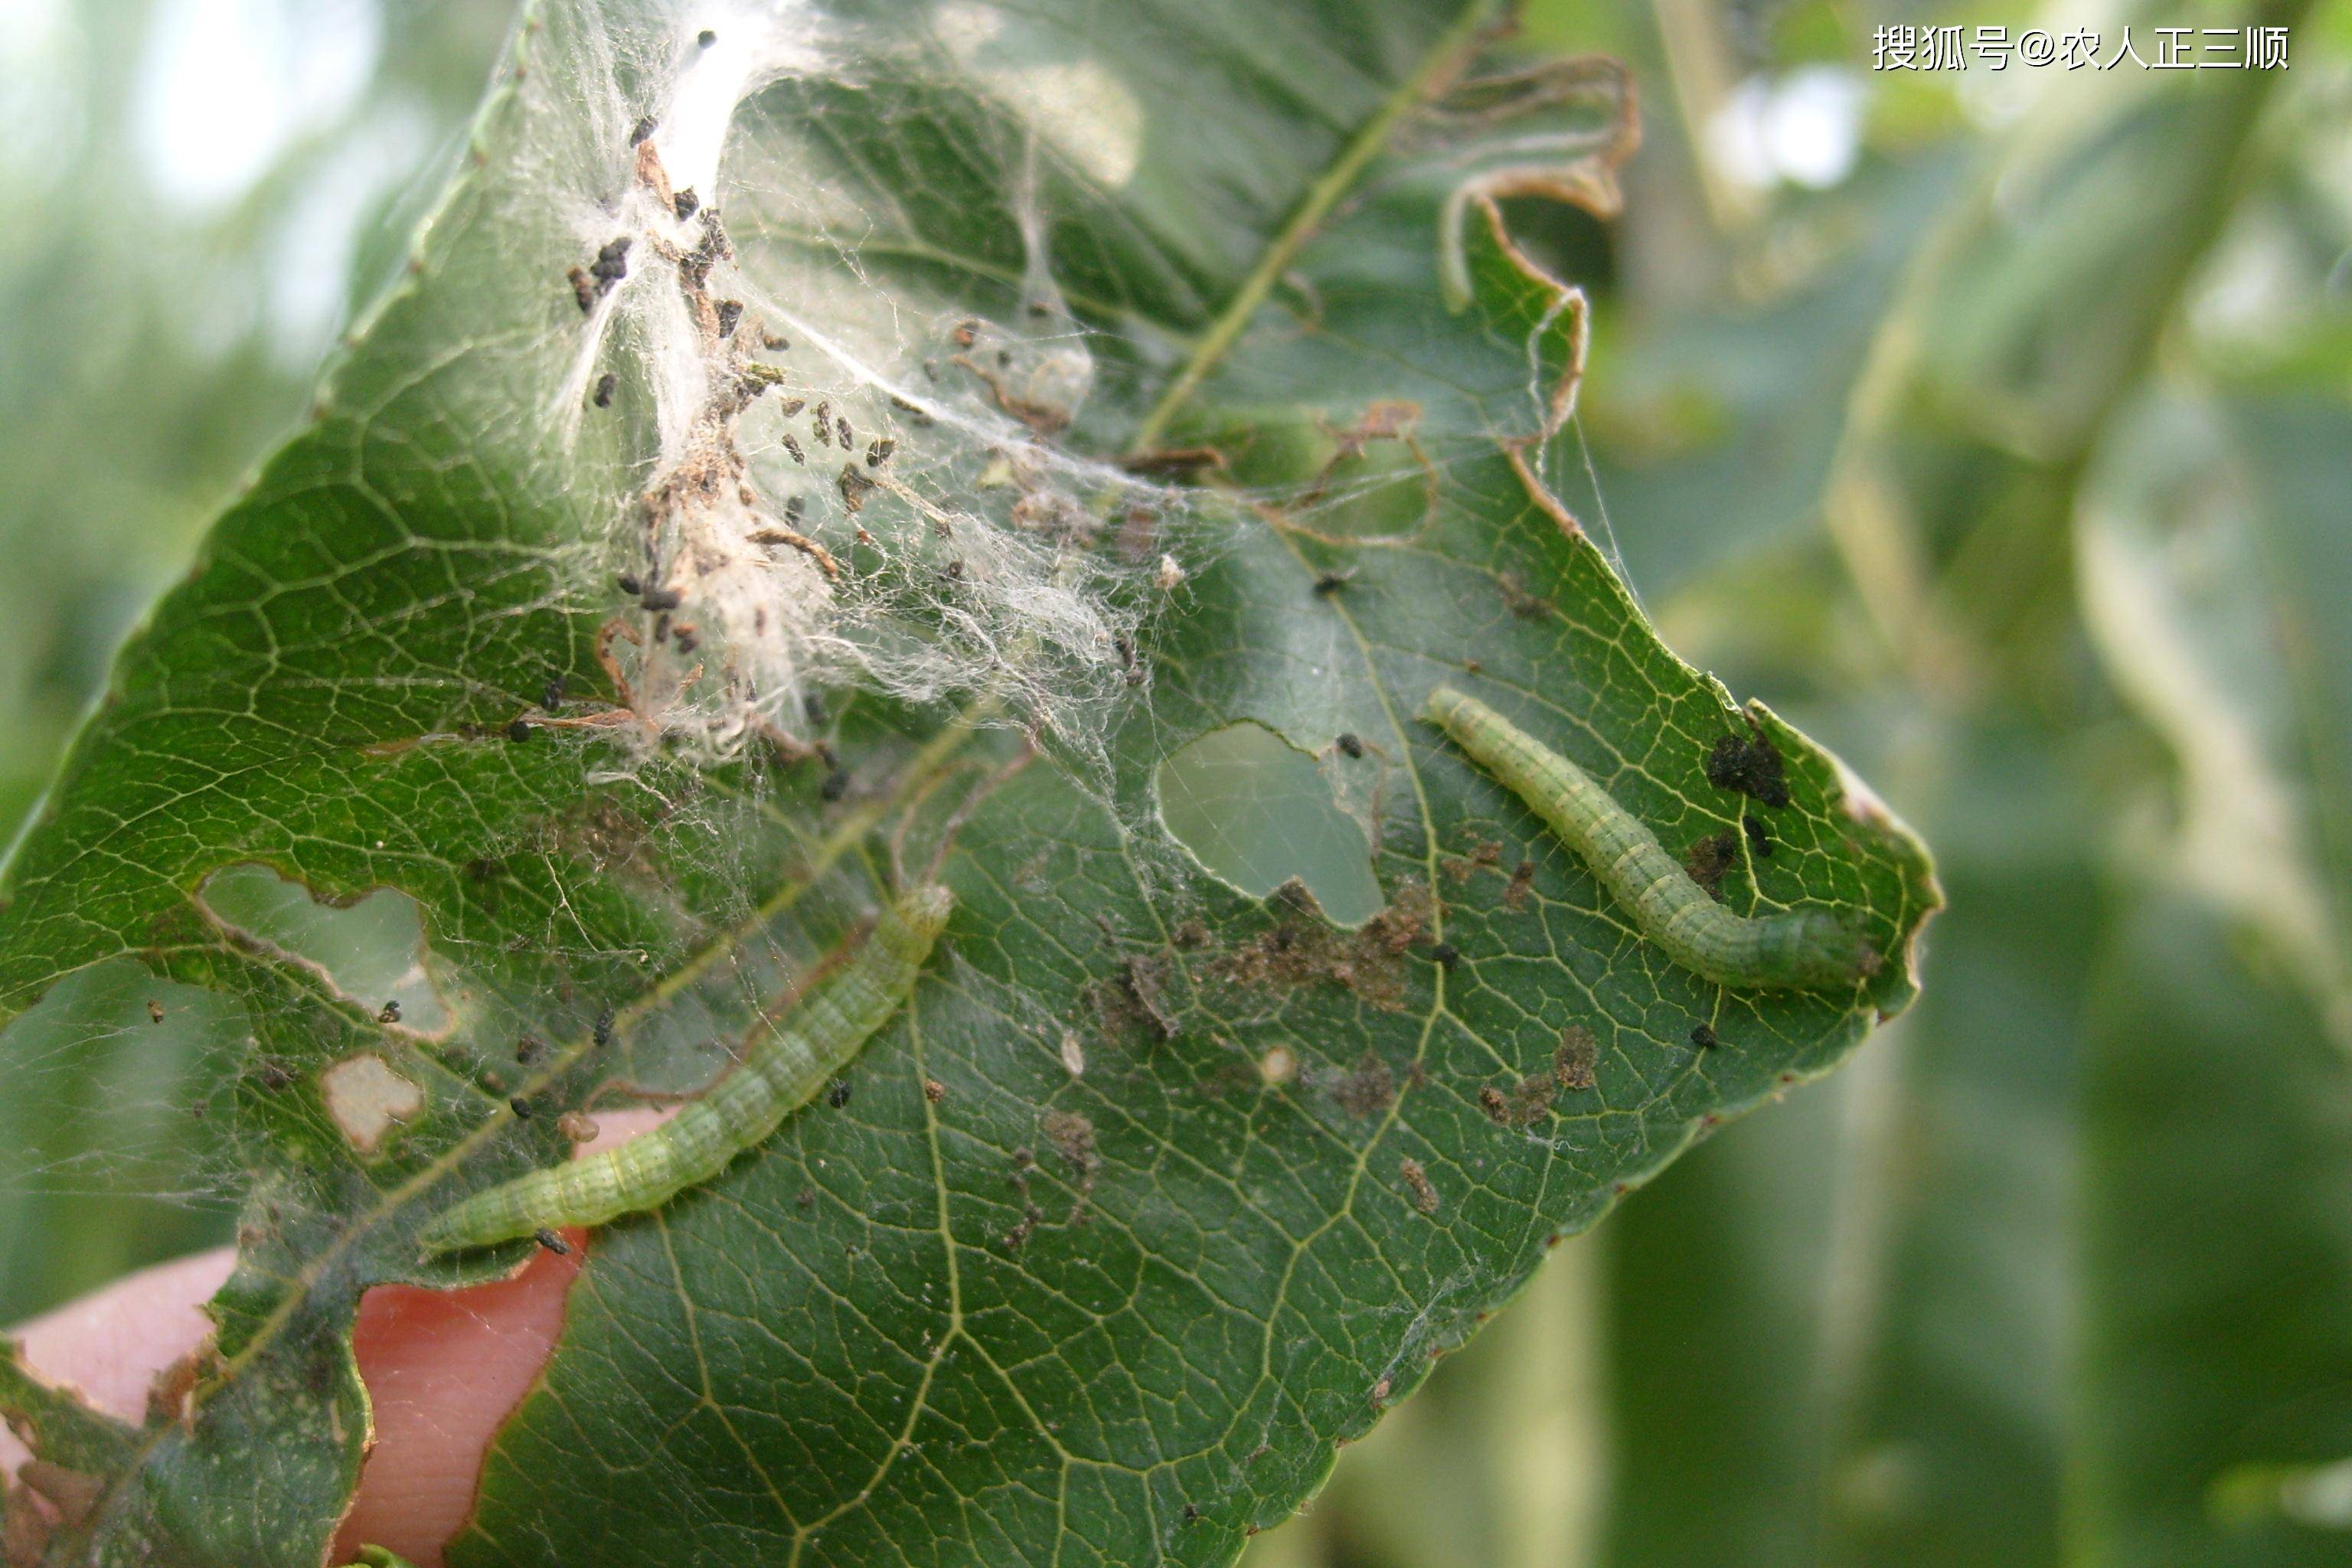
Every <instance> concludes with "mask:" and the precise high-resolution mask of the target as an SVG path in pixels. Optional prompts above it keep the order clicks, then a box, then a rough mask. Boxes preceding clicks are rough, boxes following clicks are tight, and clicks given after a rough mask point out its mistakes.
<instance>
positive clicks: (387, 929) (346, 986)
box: [199, 864, 449, 1035]
mask: <svg viewBox="0 0 2352 1568" xmlns="http://www.w3.org/2000/svg"><path fill="white" fill-rule="evenodd" d="M199 896H200V897H201V899H202V900H203V902H204V905H205V909H207V910H210V911H211V912H212V915H213V918H215V920H218V921H221V922H222V923H223V924H225V925H229V926H234V927H235V928H236V929H237V930H238V931H243V932H245V933H246V934H247V935H248V936H251V937H253V938H255V939H256V940H257V941H259V942H265V943H267V944H268V945H269V946H270V947H273V948H276V949H277V950H278V951H279V952H283V953H286V954H287V955H289V957H292V958H295V959H298V960H299V961H300V962H302V963H306V964H308V965H310V967H311V968H312V969H314V970H316V971H317V972H318V973H320V975H321V976H323V977H324V978H325V980H326V982H327V984H330V985H331V986H333V987H334V988H335V989H336V990H337V991H339V992H341V994H343V995H344V996H345V997H347V998H349V999H350V1000H351V1002H352V1003H353V1004H354V1005H358V1006H361V1007H364V1008H365V1009H367V1010H368V1011H369V1012H371V1013H381V1014H383V1015H385V1016H387V1021H394V1020H396V1021H397V1022H398V1023H400V1024H401V1025H402V1026H404V1027H405V1028H408V1029H411V1030H414V1031H415V1032H416V1033H418V1034H422V1035H435V1034H439V1033H440V1032H441V1031H442V1030H444V1029H446V1028H447V1027H448V1026H449V1013H448V1009H447V1008H446V1007H445V1006H444V1005H442V1002H441V995H440V993H439V992H437V991H436V990H435V989H434V986H433V982H432V980H431V978H430V977H429V976H428V975H427V974H426V973H425V922H424V921H423V919H422V917H421V916H420V915H419V914H418V912H417V908H416V900H414V899H412V898H410V897H409V896H408V895H407V894H405V893H402V892H397V891H394V889H390V888H379V889H376V890H375V891H374V892H372V893H370V894H368V895H367V896H366V897H364V898H362V899H358V900H354V901H352V902H351V903H349V904H344V905H341V906H340V907H339V906H337V905H334V904H330V903H323V902H321V901H320V900H318V899H317V898H315V897H313V896H312V894H311V892H310V889H308V888H305V887H304V886H302V884H301V883H299V882H295V881H289V879H286V878H284V877H281V876H279V875H278V873H277V872H276V871H273V870H271V869H270V868H268V867H267V866H257V865H250V864H248V865H243V866H230V867H227V868H224V869H222V870H219V871H215V872H214V873H213V874H212V875H211V876H210V877H208V878H206V879H205V885H204V889H203V891H202V893H201V894H200V895H199ZM394 1003H396V1004H398V1005H397V1006H391V1004H394Z"/></svg>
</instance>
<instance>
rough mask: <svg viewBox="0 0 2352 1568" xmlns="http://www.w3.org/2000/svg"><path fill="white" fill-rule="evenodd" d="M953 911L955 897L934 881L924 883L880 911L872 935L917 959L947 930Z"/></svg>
mask: <svg viewBox="0 0 2352 1568" xmlns="http://www.w3.org/2000/svg"><path fill="white" fill-rule="evenodd" d="M954 910H955V895H954V894H953V893H951V892H950V891H948V889H946V888H944V887H942V886H941V885H940V884H939V883H937V882H927V883H924V884H923V885H922V886H920V887H917V888H912V889H908V891H906V892H905V893H902V894H900V895H899V897H898V901H897V902H895V903H893V904H892V905H891V906H890V907H889V908H888V909H887V910H884V911H883V914H882V923H881V924H880V925H879V926H877V927H876V928H875V933H874V934H875V936H876V937H877V939H879V940H882V941H886V942H890V943H892V944H893V945H894V946H896V947H898V948H899V949H900V950H901V951H904V952H910V953H912V954H914V955H915V956H917V957H918V958H919V957H920V955H921V954H923V953H925V952H929V951H930V946H931V943H933V942H937V941H938V940H939V935H940V931H944V930H946V929H947V923H948V916H949V915H950V914H951V913H953V912H954Z"/></svg>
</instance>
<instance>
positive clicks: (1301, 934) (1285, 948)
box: [1212, 881, 1435, 1012]
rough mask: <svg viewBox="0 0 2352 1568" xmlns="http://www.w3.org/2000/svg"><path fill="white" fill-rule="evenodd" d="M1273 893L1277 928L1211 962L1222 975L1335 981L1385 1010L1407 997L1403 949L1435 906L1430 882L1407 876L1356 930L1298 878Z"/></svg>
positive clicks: (1264, 980)
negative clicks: (1322, 906)
mask: <svg viewBox="0 0 2352 1568" xmlns="http://www.w3.org/2000/svg"><path fill="white" fill-rule="evenodd" d="M1270 901H1271V902H1272V903H1273V904H1274V905H1275V907H1276V909H1277V910H1282V911H1283V912H1282V913H1280V914H1279V915H1278V916H1277V917H1276V922H1275V924H1274V926H1273V928H1272V929H1271V930H1269V931H1265V932H1264V933H1262V934H1261V935H1259V936H1258V937H1257V938H1255V940H1254V941H1251V942H1247V943H1245V944H1244V945H1243V946H1241V947H1239V948H1236V949H1235V950H1234V951H1233V952H1229V953H1227V954H1226V955H1225V956H1224V957H1223V958H1222V959H1220V960H1218V961H1217V963H1215V964H1214V965H1213V969H1212V973H1214V974H1215V975H1216V976H1217V977H1218V978H1220V979H1222V980H1224V981H1227V982H1229V983H1231V984H1235V985H1244V986H1248V987H1250V988H1252V989H1255V990H1265V989H1279V990H1296V989H1297V988H1299V987H1301V986H1305V985H1308V984H1318V983H1321V984H1333V985H1340V986H1344V987H1346V988H1347V989H1348V990H1349V991H1352V992H1354V993H1355V994H1357V995H1358V996H1360V997H1362V998H1363V999H1364V1000H1365V1001H1367V1002H1369V1003H1370V1004H1371V1005H1373V1006H1375V1007H1379V1008H1381V1009H1382V1010H1384V1011H1389V1012H1393V1011H1395V1010H1397V1009H1398V1008H1401V1007H1402V1006H1403V1005H1404V1001H1405V979H1406V975H1407V973H1408V971H1407V969H1406V965H1405V962H1404V955H1405V953H1406V952H1407V951H1408V950H1410V949H1411V948H1412V944H1413V943H1414V942H1418V941H1420V940H1421V936H1422V932H1423V931H1424V930H1425V929H1426V928H1427V927H1428V924H1429V921H1430V918H1431V916H1432V914H1433V913H1434V910H1435V906H1434V903H1433V900H1432V899H1431V898H1430V895H1429V889H1428V888H1427V887H1425V886H1424V885H1423V884H1422V883H1420V882H1417V881H1408V882H1406V883H1404V884H1403V885H1402V887H1400V888H1399V889H1397V893H1396V897H1395V898H1394V899H1393V900H1391V901H1390V903H1389V907H1388V908H1386V909H1384V910H1381V912H1380V913H1379V914H1377V915H1374V916H1373V917H1372V918H1371V919H1370V920H1369V921H1365V922H1364V923H1363V924H1362V925H1360V926H1358V927H1357V928H1356V929H1355V930H1353V931H1342V930H1340V929H1339V928H1337V927H1335V926H1333V925H1332V924H1331V923H1330V922H1329V921H1326V920H1325V919H1324V918H1323V915H1322V911H1321V910H1319V909H1318V907H1317V906H1316V903H1315V900H1314V896H1313V895H1312V894H1310V893H1308V892H1307V889H1306V888H1305V887H1304V886H1302V885H1300V884H1298V883H1297V882H1286V883H1284V884H1283V885H1282V886H1281V887H1280V888H1278V889H1276V891H1275V896H1274V898H1273V900H1270Z"/></svg>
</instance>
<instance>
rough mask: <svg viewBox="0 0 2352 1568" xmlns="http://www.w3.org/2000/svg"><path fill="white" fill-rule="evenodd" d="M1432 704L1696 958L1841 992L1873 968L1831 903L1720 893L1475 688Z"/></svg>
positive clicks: (1646, 923) (1671, 952)
mask: <svg viewBox="0 0 2352 1568" xmlns="http://www.w3.org/2000/svg"><path fill="white" fill-rule="evenodd" d="M1422 711H1423V717H1424V718H1426V719H1427V720H1428V721H1430V722H1431V723H1433V724H1434V725H1436V726H1437V727H1438V728H1439V729H1441V730H1443V731H1445V733H1446V736H1447V737H1448V738H1449V739H1451V740H1452V741H1453V742H1454V744H1455V745H1457V746H1459V747H1461V748H1462V750H1463V751H1464V752H1466V753H1467V754H1468V755H1469V757H1470V759H1471V760H1472V761H1473V762H1475V763H1477V764H1478V765H1479V766H1480V767H1482V768H1484V769H1485V770H1486V772H1487V773H1490V774H1492V775H1493V776H1494V778H1495V779H1496V782H1497V783H1499V784H1502V785H1503V786H1504V787H1505V788H1507V789H1508V790H1509V791H1510V792H1511V793H1512V794H1514V795H1517V796H1518V797H1519V799H1520V800H1522V801H1524V802H1525V803H1526V804H1527V805H1528V809H1529V810H1531V811H1533V812H1534V813H1535V814H1536V815H1537V816H1539V817H1541V818H1542V819H1543V822H1544V825H1545V826H1548V827H1549V828H1550V829H1551V830H1552V832H1553V833H1554V834H1556V835H1558V836H1559V839H1560V841H1561V842H1562V843H1564V844H1566V845H1567V846H1568V847H1570V849H1572V850H1574V851H1575V852H1576V855H1577V858H1580V859H1581V860H1582V861H1583V862H1584V863H1585V865H1587V866H1588V867H1590V868H1591V870H1592V874H1593V875H1594V876H1596V877H1598V878H1599V879H1601V886H1603V887H1604V888H1606V889H1609V892H1610V895H1611V896H1612V898H1614V899H1615V900H1617V902H1618V903H1620V904H1621V905H1622V906H1623V907H1624V909H1625V910H1626V912H1627V913H1629V914H1631V915H1632V916H1633V923H1634V924H1635V925H1636V926H1638V927H1640V928H1641V931H1642V934H1643V935H1644V936H1646V937H1648V938H1649V939H1650V940H1651V941H1652V942H1656V943H1657V944H1658V945H1659V946H1660V947H1662V948H1664V950H1665V952H1666V955H1667V956H1668V957H1669V958H1671V959H1673V960H1674V961H1675V963H1679V964H1681V965H1682V966H1683V967H1684V968H1685V969H1688V970H1691V971H1693V972H1695V973H1697V974H1700V975H1702V976H1704V977H1705V978H1706V979H1708V980H1712V981H1714V982H1715V983H1716V984H1719V985H1727V986H1731V987H1733V988H1735V989H1738V990H1749V991H1761V990H1796V991H1831V990H1836V989H1839V988H1841V987H1843V986H1847V985H1851V984H1854V983H1855V982H1856V981H1858V980H1860V979H1862V978H1863V977H1864V975H1865V974H1866V973H1869V971H1870V969H1871V968H1872V967H1873V965H1872V960H1873V958H1874V956H1875V955H1874V954H1873V953H1872V952H1870V951H1869V949H1868V948H1867V947H1866V946H1864V943H1863V942H1862V941H1861V939H1860V938H1859V937H1858V936H1857V935H1856V934H1855V931H1854V929H1853V926H1852V925H1850V924H1849V923H1848V922H1847V921H1845V920H1843V919H1842V918H1841V917H1840V916H1838V915H1837V914H1835V913H1833V912H1832V911H1831V910H1822V909H1804V910H1790V911H1788V912H1787V913H1784V914H1776V915H1760V916H1748V915H1741V914H1737V913H1734V912H1733V911H1732V910H1728V909H1726V908H1725V907H1724V906H1723V905H1721V904H1718V903H1717V902H1716V901H1715V900H1713V899H1711V898H1709V897H1708V896H1707V894H1706V889H1703V888H1701V887H1700V886H1699V885H1698V884H1697V883H1696V882H1694V881H1692V880H1691V879H1690V875H1689V873H1688V872H1686V871H1685V870H1684V869H1683V867H1682V864H1681V862H1679V861H1677V860H1676V859H1675V858H1674V857H1673V856H1671V855H1669V854H1667V853H1666V851H1665V848H1664V846H1662V845H1661V844H1659V842H1658V838H1657V835H1655V834H1654V833H1652V832H1651V831H1650V830H1649V828H1648V827H1647V826H1644V825H1643V823H1642V821H1641V819H1640V818H1638V817H1636V816H1633V813H1631V812H1629V811H1627V810H1626V809H1625V808H1624V807H1623V806H1622V805H1619V804H1618V803H1617V799H1616V797H1615V796H1613V795H1611V794H1610V793H1609V792H1608V791H1607V790H1605V789H1603V788H1601V785H1600V784H1599V783H1598V782H1596V781H1595V780H1594V779H1593V777H1592V775H1591V774H1590V773H1586V772H1585V771H1584V770H1583V769H1582V768H1580V767H1578V766H1577V765H1576V764H1575V763H1572V762H1570V761H1569V760H1568V759H1567V758H1566V757H1563V756H1561V755H1560V754H1559V752H1554V751H1552V750H1551V749H1549V747H1547V746H1545V745H1544V744H1543V743H1542V742H1538V741H1537V740H1536V739H1535V738H1534V737H1533V736H1531V735H1529V734H1528V732H1527V731H1524V730H1521V729H1520V728H1518V727H1517V725H1515V724H1513V723H1512V722H1511V721H1509V720H1507V719H1506V718H1504V717H1503V716H1502V715H1501V714H1499V713H1497V712H1496V711H1495V710H1493V709H1491V708H1489V707H1487V706H1486V704H1485V703H1483V702H1480V701H1479V700H1476V699H1475V698H1474V697H1470V696H1466V695H1465V694H1464V693H1462V692H1460V691H1456V690H1455V689H1453V688H1452V687H1450V686H1441V687H1439V688H1438V689H1436V690H1434V691H1433V692H1431V693H1430V695H1429V700H1428V701H1427V703H1426V704H1424V706H1423V710H1422Z"/></svg>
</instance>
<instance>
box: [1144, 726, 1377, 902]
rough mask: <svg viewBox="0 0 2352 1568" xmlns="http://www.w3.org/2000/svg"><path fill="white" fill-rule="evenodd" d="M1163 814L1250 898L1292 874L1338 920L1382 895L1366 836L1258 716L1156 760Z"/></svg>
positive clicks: (1204, 860) (1302, 758) (1302, 757)
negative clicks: (1257, 722)
mask: <svg viewBox="0 0 2352 1568" xmlns="http://www.w3.org/2000/svg"><path fill="white" fill-rule="evenodd" d="M1159 785H1160V820H1161V821H1163V822H1164V823H1166V825H1167V827H1168V831H1169V832H1170V833H1171V834H1173V835H1174V836H1175V837H1176V840H1177V842H1179V843H1181V844H1182V845H1183V846H1184V847H1185V848H1187V849H1189V850H1191V851H1192V855H1193V858H1196V859H1198V860H1199V861H1200V862H1201V864H1202V866H1203V867H1205V868H1207V869H1208V871H1209V872H1210V874H1211V875H1213V876H1214V877H1217V878H1219V879H1222V880H1223V881H1226V882H1230V883H1231V884H1233V885H1234V887H1235V888H1238V889H1241V890H1242V891H1243V892H1244V893H1247V894H1249V895H1250V896H1251V897H1252V898H1259V899H1262V898H1265V896H1266V895H1267V894H1269V893H1271V892H1273V891H1274V890H1275V889H1276V888H1279V887H1281V886H1282V885H1283V884H1284V883H1285V882H1287V881H1289V880H1291V879H1293V878H1296V879H1297V880H1299V881H1300V882H1302V883H1304V884H1305V885H1306V888H1307V891H1308V892H1310V893H1312V894H1314V895H1315V901H1316V902H1317V903H1318V904H1320V905H1321V906H1322V908H1323V912H1324V913H1325V914H1326V915H1327V916H1328V917H1329V918H1330V919H1331V921H1333V922H1334V923H1336V924H1339V925H1344V926H1352V925H1360V924H1361V923H1363V922H1364V921H1368V920H1370V919H1371V918H1372V917H1373V916H1374V915H1376V914H1378V913H1380V911H1381V905H1382V903H1383V902H1384V901H1385V900H1383V899H1382V898H1381V884H1380V879H1378V878H1377V877H1375V876H1374V875H1373V874H1372V855H1371V846H1370V844H1368V843H1366V842H1365V839H1364V830H1363V829H1362V828H1361V827H1360V826H1358V825H1357V823H1356V821H1355V819H1354V818H1353V817H1351V816H1349V815H1348V814H1347V813H1346V812H1344V811H1342V810H1340V809H1339V803H1338V802H1337V801H1335V800H1334V799H1333V798H1332V796H1331V786H1330V784H1329V783H1328V781H1327V780H1326V779H1325V777H1324V776H1323V773H1322V771H1321V770H1320V769H1319V768H1318V767H1317V766H1316V765H1315V760H1314V759H1313V758H1312V757H1310V756H1308V755H1307V753H1306V752H1302V751H1300V750H1299V749H1298V748H1297V747H1296V746H1294V745H1292V744H1291V743H1290V742H1287V741H1286V740H1284V739H1283V738H1282V737H1281V736H1279V735H1277V734H1276V733H1275V732H1274V731H1271V730H1269V729H1267V728H1266V727H1265V725H1263V724H1255V723H1240V724H1228V725H1226V726H1225V727H1224V728H1223V729H1222V730H1213V731H1210V732H1209V733H1208V734H1206V735H1203V736H1202V737H1201V738H1200V739H1199V740H1197V741H1194V742H1192V744H1190V745H1188V746H1186V747H1185V748H1184V749H1183V750H1181V751H1180V752H1177V753H1176V754H1175V755H1174V756H1171V757H1170V758H1169V759H1168V760H1167V761H1165V762H1163V763H1160V775H1159Z"/></svg>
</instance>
